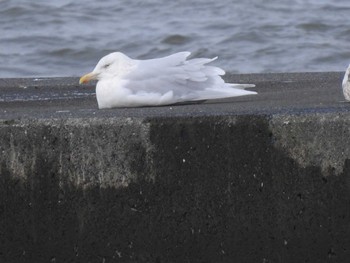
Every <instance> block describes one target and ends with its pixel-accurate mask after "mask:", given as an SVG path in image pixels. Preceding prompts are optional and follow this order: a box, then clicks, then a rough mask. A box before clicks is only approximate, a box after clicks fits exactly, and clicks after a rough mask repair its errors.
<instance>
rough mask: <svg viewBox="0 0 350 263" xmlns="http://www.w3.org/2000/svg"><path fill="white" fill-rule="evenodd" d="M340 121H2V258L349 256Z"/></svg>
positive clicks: (333, 116) (339, 116) (268, 117)
mask: <svg viewBox="0 0 350 263" xmlns="http://www.w3.org/2000/svg"><path fill="white" fill-rule="evenodd" d="M193 107H196V106H195V105H194V106H193ZM204 107H205V106H204ZM349 127H350V115H349V114H348V113H347V112H341V111H331V110H330V111H327V112H321V113H320V112H319V111H317V112H310V111H309V112H304V113H303V114H300V113H293V112H292V113H291V112H288V113H274V114H250V113H246V114H211V115H205V114H204V115H198V116H194V115H185V114H182V115H170V116H167V117H162V116H158V117H157V116H153V117H147V116H146V117H127V116H125V117H113V116H109V117H91V118H56V119H55V118H50V119H47V118H31V119H28V118H23V119H3V120H2V121H0V153H1V156H0V174H1V176H0V262H347V261H348V259H349V255H350V162H349V156H350V150H349V147H348V145H349V141H350V139H349V138H350V128H349Z"/></svg>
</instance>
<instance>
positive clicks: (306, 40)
mask: <svg viewBox="0 0 350 263" xmlns="http://www.w3.org/2000/svg"><path fill="white" fill-rule="evenodd" d="M349 14H350V1H348V0H337V1H330V0H328V1H326V0H324V1H323V0H289V1H284V0H264V1H261V0H246V1H238V0H237V1H232V0H231V1H230V0H220V1H209V0H194V1H191V0H176V1H161V0H120V1H112V0H105V1H96V0H86V1H78V0H75V1H73V0H51V1H47V0H45V1H44V0H36V1H32V0H0V77H42V76H50V77H54V76H80V75H82V74H83V73H86V72H88V71H91V70H92V69H93V67H94V66H95V64H96V63H97V61H98V60H99V58H101V57H102V56H104V55H106V54H108V53H110V52H113V51H121V52H123V53H126V54H127V55H129V56H130V57H132V58H138V59H146V58H154V57H160V56H165V55H169V54H171V53H174V52H178V51H184V50H188V51H191V52H192V54H193V57H214V56H219V59H218V60H217V61H216V62H215V64H216V65H218V66H221V67H222V68H224V69H225V70H226V71H229V72H233V73H265V72H300V71H344V70H345V68H346V66H347V65H348V64H349V63H350V46H349V41H350V16H349Z"/></svg>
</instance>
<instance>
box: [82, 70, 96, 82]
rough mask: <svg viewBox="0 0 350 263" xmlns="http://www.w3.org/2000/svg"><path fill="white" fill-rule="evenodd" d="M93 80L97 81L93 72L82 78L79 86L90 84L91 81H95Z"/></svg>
mask: <svg viewBox="0 0 350 263" xmlns="http://www.w3.org/2000/svg"><path fill="white" fill-rule="evenodd" d="M93 79H96V74H95V73H93V72H90V73H88V74H86V75H84V76H82V77H81V78H80V80H79V84H83V83H84V84H85V83H88V82H89V81H90V80H93Z"/></svg>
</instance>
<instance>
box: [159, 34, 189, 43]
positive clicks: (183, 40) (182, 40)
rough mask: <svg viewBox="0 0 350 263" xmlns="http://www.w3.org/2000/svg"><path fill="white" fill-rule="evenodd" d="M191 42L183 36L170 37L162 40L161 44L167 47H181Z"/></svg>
mask: <svg viewBox="0 0 350 263" xmlns="http://www.w3.org/2000/svg"><path fill="white" fill-rule="evenodd" d="M190 41H191V38H189V37H187V36H183V35H177V34H176V35H170V36H167V37H166V38H164V39H163V40H162V43H164V44H168V45H183V44H186V43H188V42H190Z"/></svg>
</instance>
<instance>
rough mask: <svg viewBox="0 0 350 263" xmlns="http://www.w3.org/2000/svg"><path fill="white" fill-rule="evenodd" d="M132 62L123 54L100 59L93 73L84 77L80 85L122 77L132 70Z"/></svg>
mask: <svg viewBox="0 0 350 263" xmlns="http://www.w3.org/2000/svg"><path fill="white" fill-rule="evenodd" d="M131 62H132V60H131V59H130V58H129V57H127V56H126V55H124V54H123V53H120V52H113V53H110V54H108V55H107V56H104V57H103V58H101V59H100V61H99V62H98V63H97V65H96V67H95V68H94V70H93V71H92V72H90V73H88V74H86V75H84V76H82V77H81V78H80V80H79V84H82V83H87V82H89V81H91V80H100V79H105V78H113V77H117V76H120V75H122V74H123V73H125V72H126V70H127V69H129V68H130V65H131V64H132V63H131Z"/></svg>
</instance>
